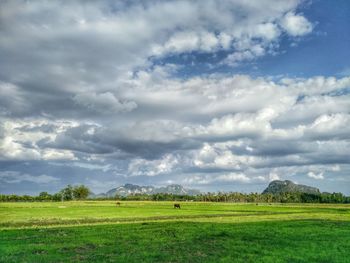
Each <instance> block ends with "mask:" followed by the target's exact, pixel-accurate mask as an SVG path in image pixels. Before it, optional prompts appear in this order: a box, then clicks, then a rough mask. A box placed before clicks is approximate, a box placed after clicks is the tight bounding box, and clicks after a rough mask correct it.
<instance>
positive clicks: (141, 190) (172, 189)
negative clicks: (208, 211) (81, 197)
mask: <svg viewBox="0 0 350 263" xmlns="http://www.w3.org/2000/svg"><path fill="white" fill-rule="evenodd" d="M158 193H164V194H174V195H198V194H200V191H199V190H195V189H188V188H185V187H183V186H182V185H179V184H171V185H167V186H165V187H154V186H139V185H134V184H125V185H122V186H119V187H117V188H113V189H111V190H109V191H107V192H106V193H101V194H97V195H94V194H92V195H91V197H95V198H99V197H100V198H101V197H114V196H116V195H120V196H128V195H133V194H146V195H151V194H158Z"/></svg>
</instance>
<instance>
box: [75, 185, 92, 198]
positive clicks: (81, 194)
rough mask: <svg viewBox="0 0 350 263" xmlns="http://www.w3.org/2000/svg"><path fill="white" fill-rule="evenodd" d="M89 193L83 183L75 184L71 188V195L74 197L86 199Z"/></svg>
mask: <svg viewBox="0 0 350 263" xmlns="http://www.w3.org/2000/svg"><path fill="white" fill-rule="evenodd" d="M89 194H90V189H89V188H87V187H86V186H85V185H79V186H75V187H74V188H73V197H74V199H78V200H82V199H86V198H87V197H88V196H89Z"/></svg>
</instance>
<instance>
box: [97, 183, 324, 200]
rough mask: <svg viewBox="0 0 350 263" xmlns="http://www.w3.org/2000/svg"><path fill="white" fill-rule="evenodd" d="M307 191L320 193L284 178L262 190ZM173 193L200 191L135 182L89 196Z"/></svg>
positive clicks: (275, 191)
mask: <svg viewBox="0 0 350 263" xmlns="http://www.w3.org/2000/svg"><path fill="white" fill-rule="evenodd" d="M287 192H288V193H293V192H300V193H309V194H320V190H319V189H318V188H315V187H311V186H307V185H302V184H295V183H293V182H292V181H289V180H285V181H280V180H275V181H272V182H270V184H269V185H268V187H267V188H266V189H265V190H264V191H263V192H262V193H263V194H269V193H270V194H279V193H287ZM159 193H164V194H174V195H199V194H200V193H201V192H200V191H199V190H196V189H189V188H185V187H183V186H182V185H179V184H171V185H167V186H164V187H154V186H139V185H135V184H125V185H122V186H119V187H116V188H113V189H111V190H109V191H107V192H106V193H100V194H91V195H90V198H110V197H115V196H116V195H119V196H128V195H134V194H146V195H152V194H159Z"/></svg>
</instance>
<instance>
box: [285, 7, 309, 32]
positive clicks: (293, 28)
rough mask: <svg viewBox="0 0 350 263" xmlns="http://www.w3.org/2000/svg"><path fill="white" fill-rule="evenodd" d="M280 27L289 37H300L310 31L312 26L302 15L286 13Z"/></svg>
mask: <svg viewBox="0 0 350 263" xmlns="http://www.w3.org/2000/svg"><path fill="white" fill-rule="evenodd" d="M281 26H282V27H283V29H284V30H286V32H287V33H288V34H290V35H291V36H302V35H305V34H308V33H310V32H311V31H312V27H313V26H312V24H311V23H310V22H309V21H308V20H307V19H306V18H305V17H304V16H302V15H300V14H299V15H298V14H295V13H293V12H288V13H287V14H286V15H285V16H284V17H283V19H282V21H281Z"/></svg>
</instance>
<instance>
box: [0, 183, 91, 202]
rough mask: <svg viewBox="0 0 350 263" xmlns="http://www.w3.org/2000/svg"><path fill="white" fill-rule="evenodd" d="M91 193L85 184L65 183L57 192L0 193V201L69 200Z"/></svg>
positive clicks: (82, 197)
mask: <svg viewBox="0 0 350 263" xmlns="http://www.w3.org/2000/svg"><path fill="white" fill-rule="evenodd" d="M90 193H91V191H90V189H89V188H88V187H86V186H85V185H76V186H72V185H67V186H66V187H65V188H63V189H61V190H60V191H59V192H58V193H55V194H49V193H48V192H41V193H40V194H39V195H37V196H31V195H15V194H12V195H3V194H0V202H16V201H26V202H34V201H71V200H85V199H87V198H88V196H89V194H90Z"/></svg>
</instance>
